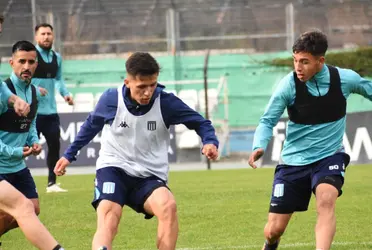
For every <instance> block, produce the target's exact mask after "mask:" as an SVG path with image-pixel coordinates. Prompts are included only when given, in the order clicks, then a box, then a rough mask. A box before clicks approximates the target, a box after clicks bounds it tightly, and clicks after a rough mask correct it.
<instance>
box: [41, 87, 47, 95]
mask: <svg viewBox="0 0 372 250" xmlns="http://www.w3.org/2000/svg"><path fill="white" fill-rule="evenodd" d="M39 91H40V95H41V96H46V95H47V94H48V90H46V89H44V88H42V87H39Z"/></svg>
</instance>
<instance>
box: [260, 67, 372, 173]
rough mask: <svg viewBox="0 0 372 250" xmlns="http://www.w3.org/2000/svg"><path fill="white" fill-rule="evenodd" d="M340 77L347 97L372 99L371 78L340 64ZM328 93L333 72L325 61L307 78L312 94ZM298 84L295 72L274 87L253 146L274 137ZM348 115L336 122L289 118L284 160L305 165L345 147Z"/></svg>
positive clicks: (291, 103)
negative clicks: (313, 122) (302, 121)
mask: <svg viewBox="0 0 372 250" xmlns="http://www.w3.org/2000/svg"><path fill="white" fill-rule="evenodd" d="M337 69H338V72H339V74H340V78H341V90H342V93H343V95H344V96H345V98H346V99H347V98H348V97H349V95H350V94H351V93H356V94H360V95H362V96H364V97H365V98H367V99H369V100H372V82H371V81H368V80H366V79H364V78H362V77H361V76H360V75H359V74H357V73H356V72H355V71H353V70H350V69H342V68H337ZM315 82H317V83H318V87H319V92H320V95H322V96H323V95H325V94H326V93H327V92H328V90H329V86H330V75H329V70H328V67H326V65H324V66H323V68H322V70H321V71H320V72H318V73H317V74H316V75H315V76H314V77H313V78H312V79H310V80H309V81H307V82H306V86H307V89H308V91H309V92H310V94H312V95H314V96H318V95H319V92H318V89H317V87H316V84H315ZM295 97H296V88H295V82H294V77H293V72H291V73H289V74H288V75H287V76H285V77H284V78H283V79H282V80H281V81H280V83H279V85H278V87H277V88H276V90H275V91H274V93H273V95H272V96H271V99H270V101H269V103H268V105H267V107H266V110H265V112H264V114H263V116H262V117H261V119H260V123H259V125H258V127H257V129H256V132H255V135H254V140H253V150H255V149H258V148H262V149H264V150H266V147H267V145H268V143H269V141H270V139H271V137H272V134H273V128H274V127H275V126H276V124H277V123H278V121H279V119H280V117H281V115H282V114H283V112H284V110H285V109H286V108H287V107H288V106H291V105H293V104H294V101H295ZM345 126H346V116H345V117H343V118H341V119H340V120H337V121H335V122H329V123H324V124H317V125H302V124H295V123H293V122H292V121H289V122H288V128H287V135H286V139H285V141H284V145H283V150H282V154H281V158H282V162H283V163H284V164H287V165H294V166H303V165H307V164H310V163H313V162H316V161H318V160H321V159H323V158H325V157H328V156H330V155H333V154H334V153H336V152H337V151H343V145H342V141H343V135H344V133H345Z"/></svg>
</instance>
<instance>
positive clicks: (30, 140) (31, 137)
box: [27, 118, 39, 146]
mask: <svg viewBox="0 0 372 250" xmlns="http://www.w3.org/2000/svg"><path fill="white" fill-rule="evenodd" d="M28 133H29V134H28V137H27V145H29V146H32V145H33V144H35V143H39V137H38V136H37V131H36V118H35V119H34V120H33V121H32V124H31V127H30V131H29V132H28Z"/></svg>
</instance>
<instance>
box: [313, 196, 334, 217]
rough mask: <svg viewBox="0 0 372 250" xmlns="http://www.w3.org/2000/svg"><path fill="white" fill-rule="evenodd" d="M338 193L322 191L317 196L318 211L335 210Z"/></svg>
mask: <svg viewBox="0 0 372 250" xmlns="http://www.w3.org/2000/svg"><path fill="white" fill-rule="evenodd" d="M336 199H337V195H335V194H334V193H332V192H322V193H320V194H318V195H317V197H316V206H317V211H318V213H321V212H322V211H329V210H334V208H335V205H336V204H335V203H336Z"/></svg>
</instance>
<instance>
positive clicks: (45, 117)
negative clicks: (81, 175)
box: [32, 23, 74, 193]
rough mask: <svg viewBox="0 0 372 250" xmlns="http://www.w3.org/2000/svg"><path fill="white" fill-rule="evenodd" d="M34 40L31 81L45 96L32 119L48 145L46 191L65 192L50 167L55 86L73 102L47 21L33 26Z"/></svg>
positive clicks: (55, 154) (54, 150)
mask: <svg viewBox="0 0 372 250" xmlns="http://www.w3.org/2000/svg"><path fill="white" fill-rule="evenodd" d="M35 40H36V42H37V45H36V48H37V57H38V66H37V69H36V71H35V74H34V76H33V79H32V84H34V85H35V86H38V87H39V89H40V92H41V93H42V94H43V95H46V96H45V97H43V98H41V99H40V100H39V101H40V104H39V109H38V115H37V119H36V129H37V133H38V135H39V136H40V134H43V135H44V137H45V140H46V143H47V145H48V155H47V165H48V169H49V175H48V185H47V188H46V191H47V193H51V192H67V190H65V189H63V188H61V187H60V186H59V184H58V183H56V175H55V174H54V171H53V170H54V166H55V165H56V162H57V161H58V158H59V151H60V146H61V143H60V121H59V116H58V114H57V105H56V99H55V88H57V89H58V90H59V93H60V94H61V95H62V97H63V98H64V99H65V101H66V102H67V103H68V104H69V105H73V104H74V101H73V99H72V97H71V96H70V94H69V92H68V90H67V89H66V86H65V83H64V81H63V78H62V58H61V56H60V55H59V54H58V53H57V52H55V51H54V50H53V49H52V45H53V40H54V34H53V27H52V26H51V25H50V24H47V23H42V24H39V25H37V26H36V27H35Z"/></svg>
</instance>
